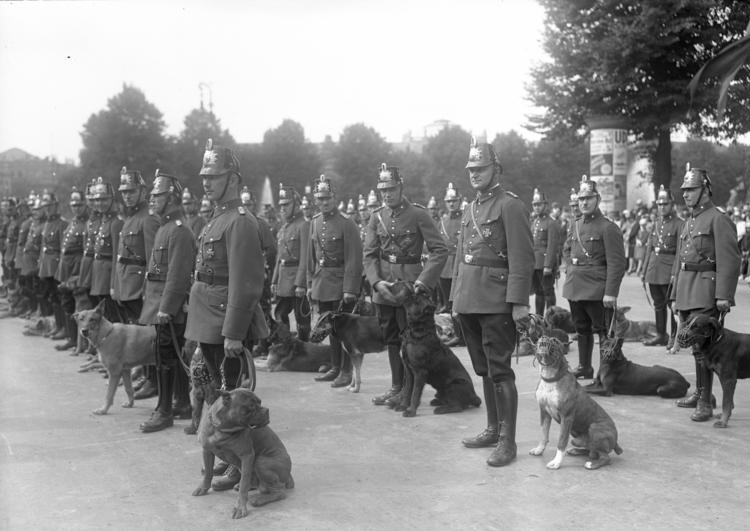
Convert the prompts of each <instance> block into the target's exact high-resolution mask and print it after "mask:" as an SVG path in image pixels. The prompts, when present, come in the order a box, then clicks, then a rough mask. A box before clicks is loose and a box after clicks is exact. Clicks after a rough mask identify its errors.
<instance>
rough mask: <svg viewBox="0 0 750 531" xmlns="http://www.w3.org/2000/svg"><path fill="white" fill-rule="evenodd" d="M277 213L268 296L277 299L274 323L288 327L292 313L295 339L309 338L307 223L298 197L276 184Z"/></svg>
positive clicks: (290, 188) (291, 188)
mask: <svg viewBox="0 0 750 531" xmlns="http://www.w3.org/2000/svg"><path fill="white" fill-rule="evenodd" d="M279 210H280V211H281V218H282V225H281V227H280V228H279V233H278V236H277V238H278V239H277V249H278V252H277V254H276V264H275V267H274V269H273V278H272V279H271V293H272V294H273V295H274V296H275V297H276V309H275V310H274V317H275V318H276V320H278V321H281V322H283V323H284V324H286V325H287V326H289V313H290V312H294V320H295V322H296V323H297V336H298V337H299V339H300V340H301V341H308V340H309V339H310V313H311V312H310V306H309V304H306V302H307V297H306V295H307V275H306V266H305V263H306V259H307V251H308V249H307V246H308V243H309V241H310V222H309V221H305V218H304V216H303V215H302V211H301V210H300V196H299V194H298V193H297V192H296V191H295V190H294V188H293V187H291V186H284V185H282V184H280V185H279Z"/></svg>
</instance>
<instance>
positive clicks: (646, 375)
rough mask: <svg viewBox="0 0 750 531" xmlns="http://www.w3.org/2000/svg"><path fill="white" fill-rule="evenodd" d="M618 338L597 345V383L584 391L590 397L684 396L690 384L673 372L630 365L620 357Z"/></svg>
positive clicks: (620, 347) (663, 368)
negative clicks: (614, 395) (589, 394)
mask: <svg viewBox="0 0 750 531" xmlns="http://www.w3.org/2000/svg"><path fill="white" fill-rule="evenodd" d="M622 342H623V339H622V338H621V337H618V338H608V339H605V340H604V341H602V344H601V345H599V354H600V357H599V359H600V360H601V364H600V366H599V375H598V381H595V382H594V383H592V384H590V385H587V386H585V387H584V389H585V390H586V391H587V392H589V393H592V394H596V395H604V396H612V394H617V395H659V396H660V397H662V398H680V397H683V396H685V394H686V393H687V390H688V388H689V387H690V384H689V383H688V381H687V380H686V379H685V378H683V376H682V375H681V374H680V373H679V372H677V371H676V370H674V369H670V368H669V367H662V366H661V365H654V366H653V367H644V366H643V365H638V364H637V363H633V362H632V361H630V360H628V359H627V358H626V357H625V354H623V353H622Z"/></svg>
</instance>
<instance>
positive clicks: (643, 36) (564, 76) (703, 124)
mask: <svg viewBox="0 0 750 531" xmlns="http://www.w3.org/2000/svg"><path fill="white" fill-rule="evenodd" d="M539 1H540V3H541V4H542V6H543V7H544V8H545V10H546V21H545V37H544V48H545V50H546V51H547V53H548V54H549V56H550V58H551V61H550V62H546V63H543V64H541V65H539V66H537V67H536V68H534V69H533V71H532V78H533V83H532V84H531V86H530V87H529V94H530V97H531V99H532V101H533V102H534V103H535V104H536V105H537V106H540V107H543V108H545V109H546V113H545V114H544V115H543V116H540V117H534V118H532V122H533V123H532V126H533V128H534V129H536V130H537V131H539V132H542V133H545V134H546V135H548V136H549V137H560V136H573V137H579V138H580V137H581V136H583V135H584V134H585V133H587V131H588V126H587V124H586V120H587V118H589V117H592V116H596V115H613V116H618V117H621V118H622V119H623V120H624V121H625V123H626V124H627V128H628V129H629V130H630V132H631V133H634V134H635V135H636V136H637V138H639V139H645V140H658V143H657V148H656V152H655V153H654V171H655V174H654V183H655V184H656V185H659V184H665V185H666V186H668V185H669V183H670V180H671V178H672V167H671V140H670V133H671V132H672V131H673V130H674V129H676V128H677V127H679V126H681V125H682V126H685V127H686V128H687V129H688V130H689V131H691V132H693V133H696V134H702V135H710V136H716V137H734V136H736V135H737V134H738V133H741V132H745V131H747V130H748V127H750V110H749V109H750V106H749V105H748V103H750V85H748V81H750V71H749V70H748V69H744V70H742V71H740V72H739V73H738V74H737V77H736V79H735V83H736V90H733V91H730V95H729V102H728V105H727V109H728V112H727V113H726V114H725V115H724V117H723V118H722V119H718V117H717V114H716V107H715V99H714V97H713V95H711V94H709V93H703V94H699V95H698V97H696V99H695V100H694V101H693V109H694V111H695V112H693V113H691V114H690V115H689V116H688V110H689V109H690V100H689V97H688V94H687V90H686V87H687V85H688V82H689V81H690V79H691V78H692V77H693V76H694V75H695V73H696V72H697V71H698V70H699V69H700V67H701V66H702V65H703V63H705V62H706V61H707V60H708V59H709V58H710V57H711V56H712V54H714V53H715V52H716V51H718V50H719V49H721V48H722V47H723V46H724V45H726V44H727V43H728V42H731V41H733V40H736V39H737V38H739V37H740V36H741V35H742V34H743V32H744V30H745V26H746V24H747V22H748V19H750V3H748V2H745V1H740V0H642V1H640V2H624V1H622V0H577V1H575V2H573V1H571V0H539Z"/></svg>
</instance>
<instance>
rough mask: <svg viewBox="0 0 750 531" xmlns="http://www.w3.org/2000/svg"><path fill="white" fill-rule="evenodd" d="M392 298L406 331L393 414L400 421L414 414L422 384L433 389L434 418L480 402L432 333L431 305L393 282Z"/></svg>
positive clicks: (424, 297)
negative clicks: (402, 375)
mask: <svg viewBox="0 0 750 531" xmlns="http://www.w3.org/2000/svg"><path fill="white" fill-rule="evenodd" d="M391 293H392V294H393V296H394V297H395V298H396V300H398V301H399V302H401V303H402V304H403V305H404V309H405V310H406V323H407V327H406V329H405V330H404V334H403V338H404V342H403V347H402V349H401V354H402V356H403V360H404V367H405V371H404V372H405V378H404V380H405V381H404V387H403V390H402V392H401V402H400V404H397V405H396V406H395V409H396V411H403V415H404V417H413V416H414V415H416V414H417V408H418V407H419V402H420V400H421V399H422V391H423V390H424V386H425V384H430V385H431V386H432V387H434V388H435V390H436V391H437V393H436V394H435V400H433V401H432V404H436V405H437V407H436V408H435V410H434V413H435V414H436V415H440V414H442V413H458V412H460V411H463V410H464V409H466V408H469V407H471V406H474V407H479V406H480V405H481V404H482V401H481V400H480V399H479V397H478V396H477V394H476V393H475V392H474V384H473V383H472V381H471V377H470V376H469V373H468V372H467V371H466V368H465V367H464V366H463V365H462V364H461V361H460V360H459V359H458V358H457V357H456V355H455V354H454V353H453V351H452V350H451V349H450V348H448V347H447V346H445V345H444V344H443V343H442V342H441V341H440V339H439V338H438V336H437V333H436V332H435V303H434V302H433V301H432V299H431V298H430V296H429V295H427V294H426V293H419V294H417V293H415V292H414V285H413V284H412V283H411V282H403V281H400V282H396V283H395V284H394V285H393V286H392V287H391Z"/></svg>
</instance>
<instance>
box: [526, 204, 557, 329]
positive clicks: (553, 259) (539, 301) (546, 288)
mask: <svg viewBox="0 0 750 531" xmlns="http://www.w3.org/2000/svg"><path fill="white" fill-rule="evenodd" d="M560 234H561V228H560V224H559V223H558V222H557V221H555V220H554V219H552V218H551V217H549V215H547V214H545V213H542V214H540V215H538V216H536V215H534V216H532V221H531V236H532V238H533V240H534V277H533V279H532V289H533V292H534V294H535V295H536V313H537V314H539V315H543V314H544V308H545V306H547V307H550V306H554V305H555V304H556V303H557V301H556V299H555V278H556V276H557V268H558V266H559V264H558V256H559V254H560V247H561V244H562V242H561V241H560ZM545 268H548V269H550V270H551V271H552V273H551V274H548V275H545V274H544V269H545Z"/></svg>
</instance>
